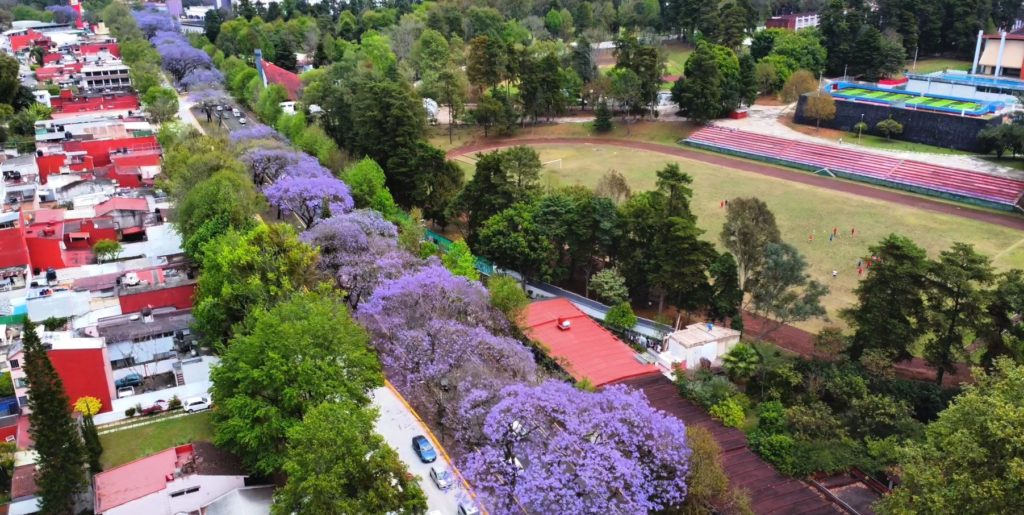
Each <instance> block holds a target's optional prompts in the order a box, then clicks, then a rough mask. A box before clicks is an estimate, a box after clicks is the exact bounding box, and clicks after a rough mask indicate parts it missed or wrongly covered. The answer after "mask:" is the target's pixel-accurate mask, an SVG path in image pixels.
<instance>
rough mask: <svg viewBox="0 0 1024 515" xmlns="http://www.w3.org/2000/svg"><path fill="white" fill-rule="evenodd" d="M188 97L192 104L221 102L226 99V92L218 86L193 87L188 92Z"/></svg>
mask: <svg viewBox="0 0 1024 515" xmlns="http://www.w3.org/2000/svg"><path fill="white" fill-rule="evenodd" d="M188 99H189V101H190V102H192V103H193V104H206V105H216V104H223V103H225V102H226V101H227V100H228V93H227V92H226V91H224V90H223V89H221V88H218V87H210V88H202V89H193V90H191V91H189V92H188Z"/></svg>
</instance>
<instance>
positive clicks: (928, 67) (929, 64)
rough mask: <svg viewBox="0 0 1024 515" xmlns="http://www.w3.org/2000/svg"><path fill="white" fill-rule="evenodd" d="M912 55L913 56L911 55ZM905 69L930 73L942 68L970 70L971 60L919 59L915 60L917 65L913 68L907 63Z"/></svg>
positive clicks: (912, 71)
mask: <svg viewBox="0 0 1024 515" xmlns="http://www.w3.org/2000/svg"><path fill="white" fill-rule="evenodd" d="M911 57H913V56H911ZM907 65H908V66H907V69H908V70H910V72H911V73H932V72H941V71H943V70H965V71H966V70H970V69H971V62H970V61H964V60H961V59H941V58H937V59H919V60H918V61H917V67H916V68H913V69H911V68H912V67H913V63H907Z"/></svg>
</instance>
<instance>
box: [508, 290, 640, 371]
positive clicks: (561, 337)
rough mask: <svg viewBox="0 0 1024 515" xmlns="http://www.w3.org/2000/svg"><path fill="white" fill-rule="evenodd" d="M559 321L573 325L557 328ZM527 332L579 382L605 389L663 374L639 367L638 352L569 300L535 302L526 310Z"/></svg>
mask: <svg viewBox="0 0 1024 515" xmlns="http://www.w3.org/2000/svg"><path fill="white" fill-rule="evenodd" d="M560 320H567V321H569V323H570V324H571V328H570V329H568V330H562V329H559V328H558V323H559V321H560ZM525 326H526V327H525V328H524V330H525V332H526V334H527V335H528V336H529V337H530V338H533V339H534V340H537V341H539V342H540V343H542V344H543V345H544V346H545V347H547V349H548V354H550V355H551V356H552V357H554V358H558V359H559V360H560V361H562V362H563V363H565V364H564V365H563V367H564V368H565V370H566V372H568V373H569V375H571V376H572V377H573V378H575V379H576V380H582V379H584V378H586V379H587V380H589V381H590V382H591V383H592V384H593V385H594V386H602V385H605V384H608V383H613V382H616V381H622V380H625V379H629V378H631V377H640V376H646V375H652V374H660V372H659V371H658V369H657V367H655V366H654V365H651V364H644V363H640V362H639V361H637V360H636V352H635V351H634V350H633V349H631V348H630V347H629V346H628V345H626V344H625V343H622V341H620V340H619V339H618V338H616V337H615V336H614V335H613V334H612V333H610V332H608V331H607V330H606V329H605V328H603V327H601V325H600V324H598V323H597V322H595V321H594V320H593V319H591V318H590V317H589V316H587V314H586V313H584V312H583V311H580V309H579V308H577V307H576V306H575V305H574V304H573V303H572V302H569V300H568V299H563V298H558V299H552V300H544V301H540V302H534V303H532V304H530V305H529V306H528V307H527V308H526V317H525Z"/></svg>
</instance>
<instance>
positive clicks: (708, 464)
mask: <svg viewBox="0 0 1024 515" xmlns="http://www.w3.org/2000/svg"><path fill="white" fill-rule="evenodd" d="M686 443H687V444H689V446H690V451H691V452H692V454H690V470H689V473H688V474H687V476H686V487H687V488H686V490H687V492H686V501H684V502H683V505H682V506H681V507H680V508H679V509H678V510H669V511H668V513H677V514H678V515H691V514H692V515H697V514H704V513H730V514H734V515H746V514H748V513H753V511H751V510H750V506H749V503H750V499H749V498H747V496H746V494H745V493H744V492H743V491H739V490H730V488H729V478H728V476H726V475H725V470H724V469H723V468H722V449H721V447H719V446H718V442H716V441H715V438H714V436H712V435H711V433H710V432H709V431H708V430H707V429H704V428H703V427H699V426H690V427H687V428H686Z"/></svg>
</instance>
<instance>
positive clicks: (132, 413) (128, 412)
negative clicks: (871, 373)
mask: <svg viewBox="0 0 1024 515" xmlns="http://www.w3.org/2000/svg"><path fill="white" fill-rule="evenodd" d="M124 416H126V417H128V418H132V417H134V416H135V408H128V409H126V410H124Z"/></svg>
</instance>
